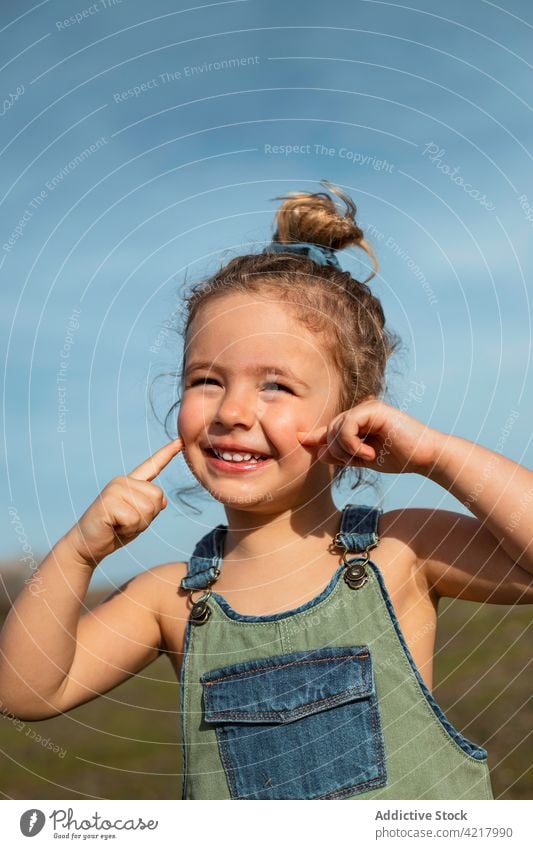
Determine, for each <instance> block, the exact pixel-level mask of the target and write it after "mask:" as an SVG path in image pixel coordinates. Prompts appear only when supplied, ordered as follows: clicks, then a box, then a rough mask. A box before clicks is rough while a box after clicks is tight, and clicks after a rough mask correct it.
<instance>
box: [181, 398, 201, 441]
mask: <svg viewBox="0 0 533 849" xmlns="http://www.w3.org/2000/svg"><path fill="white" fill-rule="evenodd" d="M200 406H202V405H199V404H198V403H195V402H194V401H193V400H189V399H188V398H187V396H185V398H184V399H183V401H182V403H181V405H180V410H179V413H178V433H179V434H180V436H182V437H183V439H184V440H185V443H187V442H188V441H190V440H191V438H194V437H195V436H197V434H198V433H199V432H200V430H201V428H202V422H203V417H202V410H203V406H202V409H199V407H200Z"/></svg>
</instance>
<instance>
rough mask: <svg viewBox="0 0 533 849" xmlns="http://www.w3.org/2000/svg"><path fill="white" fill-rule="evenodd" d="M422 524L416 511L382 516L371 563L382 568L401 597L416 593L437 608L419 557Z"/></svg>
mask: <svg viewBox="0 0 533 849" xmlns="http://www.w3.org/2000/svg"><path fill="white" fill-rule="evenodd" d="M419 523H420V517H419V515H418V511H417V510H414V509H409V508H407V509H397V510H389V511H387V512H384V513H382V514H381V516H380V517H379V522H378V528H377V530H378V536H379V545H378V547H377V548H376V549H375V552H372V559H375V560H376V562H377V563H378V565H379V566H380V568H381V571H382V573H383V576H384V578H385V581H386V583H387V585H388V587H389V589H391V590H393V591H395V592H396V593H397V594H398V595H401V596H403V595H406V594H407V593H408V592H409V591H412V590H415V591H416V594H417V595H418V596H419V597H420V598H423V597H426V598H427V599H428V600H429V601H430V602H431V603H432V605H433V606H436V598H435V597H434V594H433V593H432V591H431V586H430V584H429V581H428V574H427V571H426V570H425V568H424V561H423V559H421V558H420V556H419V550H418V536H417V535H418V531H419Z"/></svg>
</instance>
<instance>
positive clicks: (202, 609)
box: [189, 566, 220, 625]
mask: <svg viewBox="0 0 533 849" xmlns="http://www.w3.org/2000/svg"><path fill="white" fill-rule="evenodd" d="M219 575H220V569H219V568H218V566H217V567H216V568H215V570H214V574H213V577H212V578H211V580H210V581H209V584H208V586H207V587H205V588H204V589H201V593H202V595H201V596H200V598H199V599H197V600H196V601H194V599H193V593H195V592H198V590H197V589H193V590H189V601H190V602H191V604H192V607H191V621H192V622H194V624H195V625H203V624H204V622H207V620H208V619H209V617H210V616H211V608H210V607H209V605H208V604H207V602H208V601H209V598H210V596H211V595H212V592H211V590H210V589H209V587H210V586H211V584H214V583H215V581H216V580H217V578H218V576H219Z"/></svg>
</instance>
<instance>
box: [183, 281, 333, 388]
mask: <svg viewBox="0 0 533 849" xmlns="http://www.w3.org/2000/svg"><path fill="white" fill-rule="evenodd" d="M186 356H187V361H188V362H189V363H191V361H195V360H196V359H197V358H199V359H200V360H202V361H205V360H211V361H212V362H214V361H218V362H222V361H224V362H228V363H229V362H231V361H233V360H235V362H236V363H237V362H239V361H243V362H244V361H246V362H251V361H253V362H255V363H257V364H260V363H262V362H265V363H267V364H271V363H273V362H278V361H281V362H283V361H284V362H288V361H289V360H290V362H291V363H293V364H294V365H296V366H297V367H298V369H299V370H303V371H306V372H309V371H312V372H315V373H316V370H317V369H318V370H319V371H325V372H326V373H328V372H331V368H332V362H331V354H330V351H329V347H328V346H326V345H325V340H324V338H323V337H322V335H319V334H316V333H314V332H312V331H311V330H310V329H309V328H307V327H306V326H305V325H304V324H303V323H302V322H301V321H298V319H297V318H296V316H295V315H294V311H293V309H290V308H288V305H287V304H286V303H283V301H282V300H281V298H279V299H275V298H264V297H259V296H257V295H254V294H250V295H247V294H244V293H243V294H240V293H239V294H232V295H228V296H224V297H219V298H214V299H213V300H212V301H209V302H207V303H206V304H205V305H204V306H202V307H201V308H200V309H199V311H198V312H197V314H196V315H195V317H194V320H193V321H192V322H191V324H190V326H189V330H188V333H187V339H186Z"/></svg>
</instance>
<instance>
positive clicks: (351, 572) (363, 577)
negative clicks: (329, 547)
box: [335, 534, 379, 590]
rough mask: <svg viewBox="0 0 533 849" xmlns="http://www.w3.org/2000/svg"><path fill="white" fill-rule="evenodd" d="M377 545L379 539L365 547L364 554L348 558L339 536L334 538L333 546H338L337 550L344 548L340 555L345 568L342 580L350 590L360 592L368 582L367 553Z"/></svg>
mask: <svg viewBox="0 0 533 849" xmlns="http://www.w3.org/2000/svg"><path fill="white" fill-rule="evenodd" d="M378 543H379V537H377V538H376V542H374V543H372V545H369V546H367V548H366V549H365V551H364V553H363V554H362V555H359V556H357V557H351V558H348V554H349V551H348V549H347V548H346V546H345V545H343V543H342V542H341V541H340V539H339V535H338V534H337V536H336V537H335V544H336V545H337V546H339V548H344V552H343V555H342V559H343V562H344V564H345V566H346V569H345V571H344V580H345V582H346V583H347V584H348V586H349V587H350V589H351V590H360V589H361V587H364V585H365V584H366V582H367V581H368V573H367V571H366V564H367V563H368V561H369V560H370V554H369V552H370V551H371V550H372V549H373V548H375V547H376V546H377V545H378Z"/></svg>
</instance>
